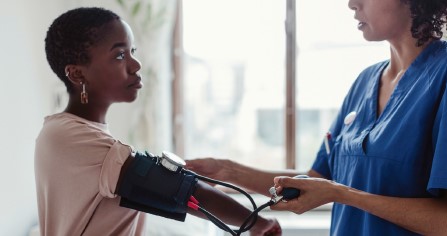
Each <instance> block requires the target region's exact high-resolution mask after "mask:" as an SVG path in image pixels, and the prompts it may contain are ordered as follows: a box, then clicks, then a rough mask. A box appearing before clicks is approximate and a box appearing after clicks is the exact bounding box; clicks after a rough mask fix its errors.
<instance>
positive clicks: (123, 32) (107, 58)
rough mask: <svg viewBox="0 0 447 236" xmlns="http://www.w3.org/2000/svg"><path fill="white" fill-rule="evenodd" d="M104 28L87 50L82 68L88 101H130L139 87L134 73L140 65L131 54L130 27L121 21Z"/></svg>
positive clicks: (138, 79) (99, 102) (140, 86)
mask: <svg viewBox="0 0 447 236" xmlns="http://www.w3.org/2000/svg"><path fill="white" fill-rule="evenodd" d="M105 27H107V28H106V30H105V32H106V34H105V35H104V37H103V39H101V40H100V41H99V42H98V43H97V44H96V45H95V46H93V47H92V48H91V49H90V50H89V52H90V57H91V61H90V63H89V64H88V65H86V66H83V69H82V73H83V76H84V78H85V80H86V91H87V93H88V96H89V104H91V103H93V104H98V105H109V104H112V103H114V102H132V101H134V100H135V99H136V98H137V95H138V90H139V89H140V88H142V87H143V84H142V82H141V76H140V75H139V74H138V71H139V70H140V69H141V64H140V62H139V61H138V60H137V59H136V58H135V57H134V52H135V47H134V45H133V43H134V42H133V41H134V38H133V34H132V30H131V29H130V27H129V25H128V24H127V23H125V22H124V21H122V20H114V21H112V22H111V23H108V25H106V26H105Z"/></svg>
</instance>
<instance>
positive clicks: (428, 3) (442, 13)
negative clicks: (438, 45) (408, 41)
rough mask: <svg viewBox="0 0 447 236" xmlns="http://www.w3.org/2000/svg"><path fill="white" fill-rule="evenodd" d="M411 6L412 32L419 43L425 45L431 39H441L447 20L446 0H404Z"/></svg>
mask: <svg viewBox="0 0 447 236" xmlns="http://www.w3.org/2000/svg"><path fill="white" fill-rule="evenodd" d="M403 2H405V3H407V4H408V5H409V6H410V11H411V17H412V18H413V24H412V26H411V34H412V36H413V37H414V38H415V39H417V45H418V46H420V45H423V44H424V43H426V42H427V41H428V40H430V39H440V38H441V37H442V34H443V33H442V28H443V27H444V26H445V24H446V22H447V19H446V17H447V1H446V0H403Z"/></svg>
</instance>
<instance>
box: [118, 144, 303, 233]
mask: <svg viewBox="0 0 447 236" xmlns="http://www.w3.org/2000/svg"><path fill="white" fill-rule="evenodd" d="M185 164H186V163H185V161H184V160H182V159H181V158H180V157H178V156H177V155H175V154H173V153H170V152H162V156H155V155H153V154H152V153H148V152H144V153H143V152H136V153H135V157H134V159H133V161H132V162H131V163H130V165H129V166H128V167H127V168H126V169H125V170H124V172H123V173H122V175H121V179H120V184H119V186H118V188H117V194H118V195H119V196H121V201H120V206H122V207H127V208H131V209H135V210H138V211H143V212H147V213H150V214H154V215H158V216H162V217H165V218H169V219H173V220H178V221H185V218H186V214H187V209H188V208H191V209H193V210H197V211H200V212H202V213H203V214H205V215H206V217H208V219H209V220H210V221H211V222H213V223H214V224H215V225H216V226H218V227H219V228H220V229H222V230H224V231H227V232H229V233H230V234H232V235H240V234H241V233H242V232H245V231H247V230H249V229H250V228H251V227H252V226H253V225H254V224H255V223H256V219H257V215H258V212H259V211H261V210H262V209H264V208H266V207H268V206H271V205H273V204H275V203H276V202H278V201H279V200H285V199H292V198H295V197H297V196H298V195H299V190H296V189H284V190H283V191H282V196H278V195H277V194H276V191H274V188H273V187H272V189H270V193H271V194H272V199H271V200H270V201H269V202H267V203H265V204H264V205H262V206H260V207H257V206H256V203H255V202H254V200H253V198H252V197H251V196H250V195H249V194H248V193H246V192H245V191H243V190H242V189H240V188H238V187H236V186H234V185H232V184H229V183H225V182H221V181H217V180H214V179H211V178H208V177H205V176H201V175H198V174H196V173H194V172H192V171H189V170H187V169H185V168H184V166H185ZM198 180H202V181H206V182H210V183H214V184H219V185H222V186H225V187H229V188H232V189H235V190H237V191H239V192H240V193H242V194H244V195H245V196H246V197H247V198H248V199H249V200H250V202H251V204H252V206H253V209H254V211H253V212H252V213H251V214H250V215H249V216H248V217H247V219H246V220H245V221H244V223H243V224H242V225H241V226H240V228H239V229H238V230H233V229H231V228H230V227H229V226H227V225H226V224H225V223H223V222H222V221H221V220H219V219H218V218H217V217H215V216H214V215H213V214H211V213H209V212H208V211H207V210H206V209H204V208H203V207H202V206H201V204H200V202H199V201H198V200H197V199H196V198H195V197H194V196H193V194H194V191H195V189H196V186H197V182H198ZM289 190H290V191H289ZM287 194H288V195H287Z"/></svg>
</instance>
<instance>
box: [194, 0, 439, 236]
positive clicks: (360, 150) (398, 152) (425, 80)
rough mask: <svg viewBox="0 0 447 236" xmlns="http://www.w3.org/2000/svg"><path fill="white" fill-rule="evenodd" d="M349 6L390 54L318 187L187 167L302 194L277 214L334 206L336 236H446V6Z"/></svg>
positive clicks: (339, 131)
mask: <svg viewBox="0 0 447 236" xmlns="http://www.w3.org/2000/svg"><path fill="white" fill-rule="evenodd" d="M348 5H349V8H350V9H352V10H353V11H354V13H355V15H354V18H355V19H356V20H357V21H358V25H357V27H358V29H359V30H360V31H361V32H362V33H363V37H364V38H365V39H366V40H368V41H384V40H385V41H387V42H388V43H389V45H390V55H389V59H388V60H386V61H382V62H379V63H377V64H374V65H371V66H370V67H368V68H366V69H365V70H364V71H363V72H361V73H360V75H359V76H358V78H357V80H356V81H355V82H354V84H353V85H352V87H351V89H350V91H349V92H348V94H347V96H346V97H345V99H344V102H343V104H342V106H341V108H340V110H339V113H338V116H337V117H336V119H335V120H334V122H333V124H332V126H331V127H330V129H329V134H330V135H328V136H327V137H328V138H329V139H327V140H325V142H323V143H322V145H321V148H320V150H319V151H318V153H317V155H316V159H315V162H314V164H313V165H312V168H311V170H309V172H308V173H307V174H308V175H309V176H310V177H311V178H305V179H298V178H291V176H295V175H297V174H298V173H297V172H295V171H291V170H290V171H286V170H284V171H276V172H274V171H266V170H259V169H255V168H251V167H248V166H244V165H241V164H239V163H236V162H233V161H230V160H225V159H214V158H202V159H196V160H191V161H188V163H187V167H188V168H190V169H191V170H193V171H196V172H198V173H201V174H205V175H209V176H210V177H213V178H217V179H221V180H224V181H229V182H232V183H235V184H238V185H241V186H244V187H246V188H248V189H251V190H253V191H257V192H259V193H262V194H265V195H267V196H269V195H270V194H269V193H268V189H269V187H270V186H271V185H272V184H273V182H274V185H275V187H276V188H277V191H278V192H280V191H281V190H282V189H283V188H285V187H293V188H298V189H300V190H301V196H300V197H298V198H296V199H293V200H290V201H287V202H280V203H278V204H276V205H274V206H272V207H271V208H272V209H274V210H287V211H292V212H295V213H297V214H301V213H304V212H306V211H309V210H311V209H313V208H315V207H318V206H321V205H323V204H326V203H330V202H334V205H333V210H332V221H331V230H330V232H331V235H445V234H446V232H447V224H446V222H447V195H446V193H447V191H446V189H447V145H446V143H447V92H446V85H447V42H445V41H443V40H441V37H442V34H443V33H442V31H441V29H442V28H443V27H445V25H446V17H447V1H446V0H350V1H349V4H348ZM365 56H367V55H365ZM253 176H256V180H257V181H252V179H253ZM354 222H355V223H354Z"/></svg>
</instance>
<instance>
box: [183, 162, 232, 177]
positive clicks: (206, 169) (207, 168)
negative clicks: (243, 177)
mask: <svg viewBox="0 0 447 236" xmlns="http://www.w3.org/2000/svg"><path fill="white" fill-rule="evenodd" d="M228 162H229V160H226V159H216V158H212V157H206V158H198V159H192V160H186V166H185V167H186V169H189V170H191V171H194V172H196V173H197V174H199V175H204V176H206V177H209V178H212V179H216V180H220V181H228V179H229V177H230V174H231V173H230V172H229V169H228V168H226V166H227V165H228Z"/></svg>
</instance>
